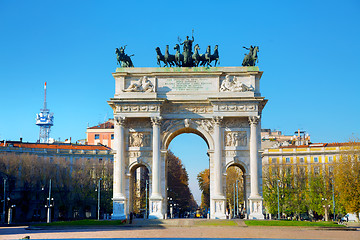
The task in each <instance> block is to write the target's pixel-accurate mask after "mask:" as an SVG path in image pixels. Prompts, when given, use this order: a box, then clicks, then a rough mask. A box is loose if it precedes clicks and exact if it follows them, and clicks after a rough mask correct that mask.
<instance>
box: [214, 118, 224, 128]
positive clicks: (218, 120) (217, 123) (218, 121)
mask: <svg viewBox="0 0 360 240" xmlns="http://www.w3.org/2000/svg"><path fill="white" fill-rule="evenodd" d="M222 120H223V117H220V116H214V117H213V122H214V123H215V125H218V126H219V125H220V124H221V122H222Z"/></svg>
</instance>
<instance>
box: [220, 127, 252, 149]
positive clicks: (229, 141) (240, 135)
mask: <svg viewBox="0 0 360 240" xmlns="http://www.w3.org/2000/svg"><path fill="white" fill-rule="evenodd" d="M224 142H225V146H226V147H237V146H246V145H247V136H246V132H245V131H235V132H225V133H224Z"/></svg>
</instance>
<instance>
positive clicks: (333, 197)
mask: <svg viewBox="0 0 360 240" xmlns="http://www.w3.org/2000/svg"><path fill="white" fill-rule="evenodd" d="M331 181H332V200H333V212H334V218H333V221H335V193H334V179H331Z"/></svg>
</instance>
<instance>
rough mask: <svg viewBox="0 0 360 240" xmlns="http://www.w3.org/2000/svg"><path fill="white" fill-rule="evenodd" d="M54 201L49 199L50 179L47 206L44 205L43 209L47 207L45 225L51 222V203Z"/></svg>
mask: <svg viewBox="0 0 360 240" xmlns="http://www.w3.org/2000/svg"><path fill="white" fill-rule="evenodd" d="M52 200H54V199H53V198H51V179H50V182H49V197H48V198H47V201H48V202H47V205H45V207H47V220H46V222H47V223H50V222H51V207H52V205H51V201H52Z"/></svg>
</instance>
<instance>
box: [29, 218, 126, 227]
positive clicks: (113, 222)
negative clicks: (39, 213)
mask: <svg viewBox="0 0 360 240" xmlns="http://www.w3.org/2000/svg"><path fill="white" fill-rule="evenodd" d="M122 224H125V222H124V221H123V220H101V221H98V220H93V219H86V220H77V221H59V222H51V223H40V224H36V225H34V226H116V225H122Z"/></svg>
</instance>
